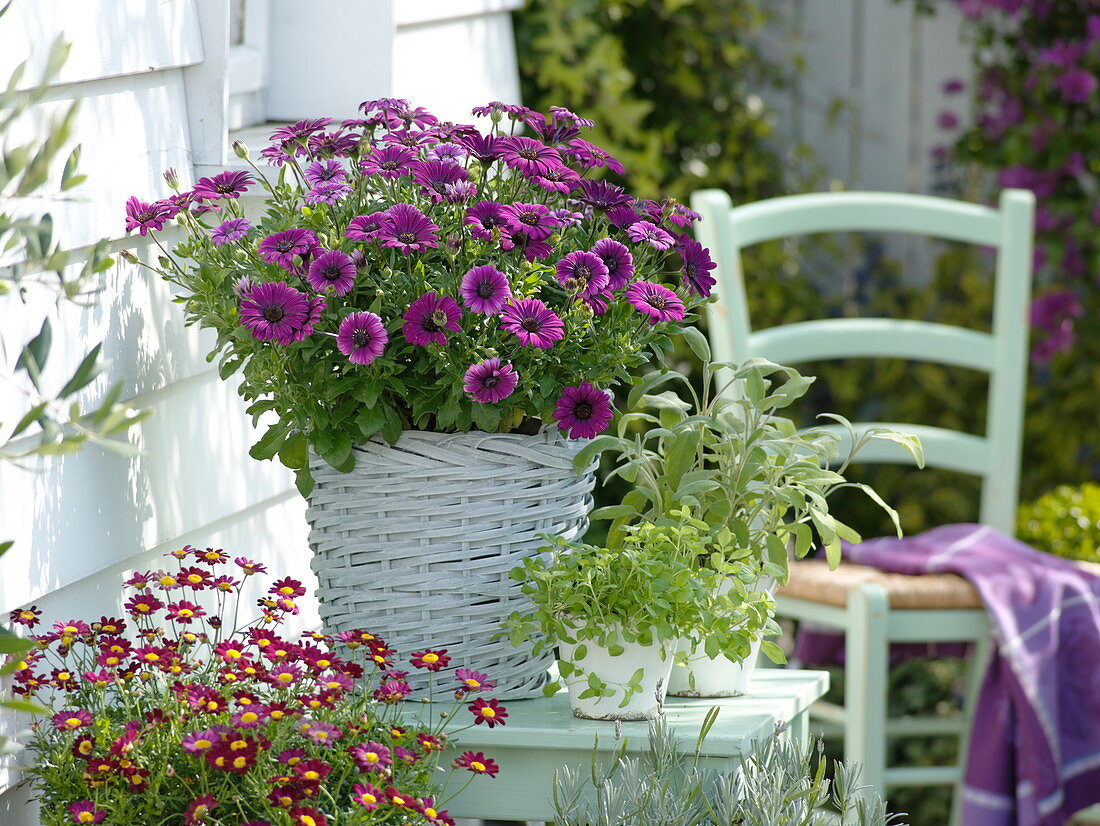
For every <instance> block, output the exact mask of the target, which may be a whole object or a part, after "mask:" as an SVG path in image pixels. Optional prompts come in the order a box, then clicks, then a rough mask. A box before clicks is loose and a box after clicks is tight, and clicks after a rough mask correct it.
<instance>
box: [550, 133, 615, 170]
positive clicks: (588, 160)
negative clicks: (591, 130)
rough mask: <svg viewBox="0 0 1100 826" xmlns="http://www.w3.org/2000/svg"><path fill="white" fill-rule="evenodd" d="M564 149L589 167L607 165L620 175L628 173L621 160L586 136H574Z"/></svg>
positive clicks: (570, 155)
mask: <svg viewBox="0 0 1100 826" xmlns="http://www.w3.org/2000/svg"><path fill="white" fill-rule="evenodd" d="M562 151H563V152H565V154H566V155H568V156H569V157H571V158H575V159H576V161H577V162H578V163H579V164H581V165H582V166H586V167H588V168H589V169H594V168H596V167H601V166H605V167H607V168H608V169H610V170H611V171H612V172H617V173H618V174H619V175H623V174H625V173H626V170H625V169H623V165H622V164H621V163H619V161H617V160H616V159H615V158H614V157H612V156H611V155H609V154H608V153H607V152H604V151H603V150H602V149H600V147H598V146H596V145H595V144H594V143H589V142H588V141H586V140H585V139H584V138H573V140H571V141H569V145H568V146H567V147H566V148H565V149H563V150H562Z"/></svg>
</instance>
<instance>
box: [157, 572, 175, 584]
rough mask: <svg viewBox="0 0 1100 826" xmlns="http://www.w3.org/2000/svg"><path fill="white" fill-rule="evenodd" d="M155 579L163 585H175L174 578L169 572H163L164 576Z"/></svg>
mask: <svg viewBox="0 0 1100 826" xmlns="http://www.w3.org/2000/svg"><path fill="white" fill-rule="evenodd" d="M157 581H158V582H160V584H161V585H164V586H169V585H175V584H176V578H175V577H174V576H172V575H171V574H165V575H164V576H162V577H161V578H160V579H159V580H157Z"/></svg>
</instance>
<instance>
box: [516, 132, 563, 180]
mask: <svg viewBox="0 0 1100 826" xmlns="http://www.w3.org/2000/svg"><path fill="white" fill-rule="evenodd" d="M504 140H505V143H504V149H503V151H502V152H501V153H500V156H501V158H503V159H504V162H505V163H506V164H508V166H510V167H511V168H512V169H514V170H516V171H517V172H519V173H521V174H523V175H526V176H527V177H529V178H531V177H535V176H541V177H545V176H546V173H548V172H550V171H552V170H554V169H557V168H558V167H561V166H565V164H563V163H562V160H561V155H559V154H558V150H556V149H554V148H553V147H552V146H546V145H545V144H542V143H539V142H538V141H537V140H534V139H533V138H518V137H517V138H506V139H504Z"/></svg>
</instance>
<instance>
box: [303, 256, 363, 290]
mask: <svg viewBox="0 0 1100 826" xmlns="http://www.w3.org/2000/svg"><path fill="white" fill-rule="evenodd" d="M306 281H308V282H309V286H311V287H313V289H315V290H317V292H324V291H325V290H328V289H331V290H332V291H333V292H334V293H335V294H336V295H347V294H348V293H349V292H351V288H352V287H354V286H355V264H354V262H353V261H352V260H351V256H350V255H348V254H347V253H346V252H341V251H340V250H325V251H324V252H322V253H321V254H320V255H318V256H317V257H316V258H314V259H313V260H312V261H311V262H310V263H309V272H308V273H306Z"/></svg>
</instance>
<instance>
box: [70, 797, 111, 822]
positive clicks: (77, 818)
mask: <svg viewBox="0 0 1100 826" xmlns="http://www.w3.org/2000/svg"><path fill="white" fill-rule="evenodd" d="M69 814H71V815H72V816H73V823H80V824H93V825H94V824H96V823H102V822H103V820H104V819H105V818H106V817H107V810H106V809H97V808H96V805H95V803H94V802H93V801H91V800H77V801H75V802H73V803H70V804H69Z"/></svg>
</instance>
